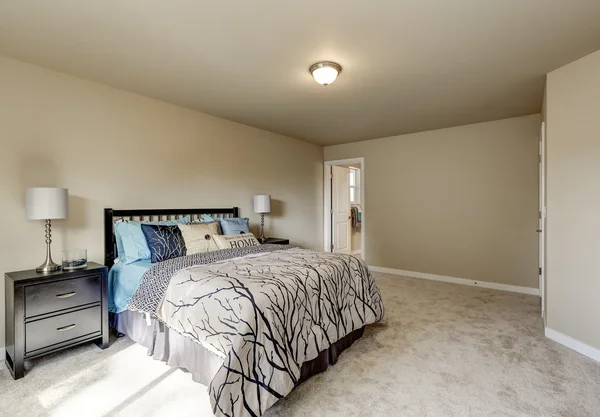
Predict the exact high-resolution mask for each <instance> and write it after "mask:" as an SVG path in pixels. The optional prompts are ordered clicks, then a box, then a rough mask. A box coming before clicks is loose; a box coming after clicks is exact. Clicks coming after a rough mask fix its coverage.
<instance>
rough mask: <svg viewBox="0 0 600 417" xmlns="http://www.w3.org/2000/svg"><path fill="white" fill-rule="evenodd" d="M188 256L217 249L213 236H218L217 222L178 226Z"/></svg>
mask: <svg viewBox="0 0 600 417" xmlns="http://www.w3.org/2000/svg"><path fill="white" fill-rule="evenodd" d="M178 227H179V230H181V234H182V235H183V240H184V242H185V247H186V249H187V251H186V253H187V254H188V255H193V254H195V253H202V252H210V251H213V250H216V249H218V248H217V245H216V243H215V241H214V240H213V235H218V234H219V228H218V223H217V222H204V223H192V224H180V225H178Z"/></svg>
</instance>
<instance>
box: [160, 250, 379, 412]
mask: <svg viewBox="0 0 600 417" xmlns="http://www.w3.org/2000/svg"><path fill="white" fill-rule="evenodd" d="M156 316H157V317H158V318H159V319H160V320H161V321H163V322H164V323H166V324H167V325H168V326H169V327H170V328H172V329H174V330H175V331H177V332H179V333H180V334H182V335H184V336H186V337H188V338H190V339H192V340H194V341H196V342H197V343H200V344H201V345H202V346H204V347H205V348H207V349H209V350H211V351H212V352H213V353H215V354H217V355H219V356H220V357H222V358H223V365H222V367H221V368H220V369H219V371H218V372H217V374H216V375H215V377H214V379H213V380H212V382H211V384H210V386H209V395H210V400H211V405H212V407H213V412H214V414H215V415H217V416H260V415H262V414H263V413H264V411H265V410H266V409H267V408H269V407H270V406H271V405H273V404H274V403H275V402H276V401H277V400H278V399H280V398H283V397H284V396H286V395H287V394H288V393H289V392H290V391H291V390H292V389H293V388H294V386H295V385H296V382H297V381H298V378H299V377H300V369H301V366H302V364H303V363H304V362H306V361H309V360H312V359H314V358H316V357H317V356H318V354H319V352H320V351H322V350H324V349H327V348H329V347H330V345H331V344H332V343H334V342H336V341H337V340H339V339H341V338H342V337H344V336H346V335H347V334H349V333H350V332H352V331H354V330H356V329H359V328H361V327H363V326H365V325H367V324H370V323H375V322H378V321H382V320H383V318H384V309H383V303H382V300H381V294H380V293H379V289H378V288H377V286H376V285H375V282H374V281H373V279H372V277H371V274H370V272H369V270H368V269H367V267H366V265H365V263H364V262H363V261H362V260H360V259H358V258H355V257H353V256H349V255H341V254H333V253H322V252H313V251H309V250H304V249H298V248H291V249H287V250H278V251H271V252H266V253H255V254H250V255H246V256H243V257H239V258H234V259H229V260H226V261H219V262H215V263H211V264H207V265H199V266H194V267H190V268H187V269H182V270H179V271H178V272H175V273H174V275H173V276H172V278H171V279H170V282H169V284H168V286H167V288H166V292H165V294H164V297H163V299H162V301H161V303H160V304H159V305H158V308H157V310H156Z"/></svg>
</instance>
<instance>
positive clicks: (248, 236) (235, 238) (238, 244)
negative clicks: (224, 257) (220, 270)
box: [213, 233, 260, 249]
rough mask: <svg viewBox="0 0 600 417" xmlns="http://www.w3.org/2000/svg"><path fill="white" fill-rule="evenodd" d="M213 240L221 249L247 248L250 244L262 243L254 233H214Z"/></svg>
mask: <svg viewBox="0 0 600 417" xmlns="http://www.w3.org/2000/svg"><path fill="white" fill-rule="evenodd" d="M213 240H214V241H215V243H216V244H217V247H218V248H219V249H232V248H233V249H234V248H246V247H248V246H258V245H260V243H259V242H258V240H256V238H255V237H254V235H253V234H252V233H242V234H238V235H214V236H213Z"/></svg>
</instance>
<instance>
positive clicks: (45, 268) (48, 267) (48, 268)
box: [35, 260, 61, 274]
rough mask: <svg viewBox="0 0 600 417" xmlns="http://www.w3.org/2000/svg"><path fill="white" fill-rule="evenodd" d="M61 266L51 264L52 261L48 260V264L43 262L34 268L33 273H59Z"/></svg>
mask: <svg viewBox="0 0 600 417" xmlns="http://www.w3.org/2000/svg"><path fill="white" fill-rule="evenodd" d="M60 269H61V266H60V265H58V264H56V263H54V262H52V260H50V262H49V263H47V262H44V263H43V264H42V265H40V266H38V267H37V268H35V272H41V273H43V274H47V273H49V272H56V271H60Z"/></svg>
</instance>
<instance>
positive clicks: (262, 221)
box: [258, 213, 267, 243]
mask: <svg viewBox="0 0 600 417" xmlns="http://www.w3.org/2000/svg"><path fill="white" fill-rule="evenodd" d="M258 241H259V242H260V243H265V242H266V241H267V238H266V237H265V213H260V236H259V237H258Z"/></svg>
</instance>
